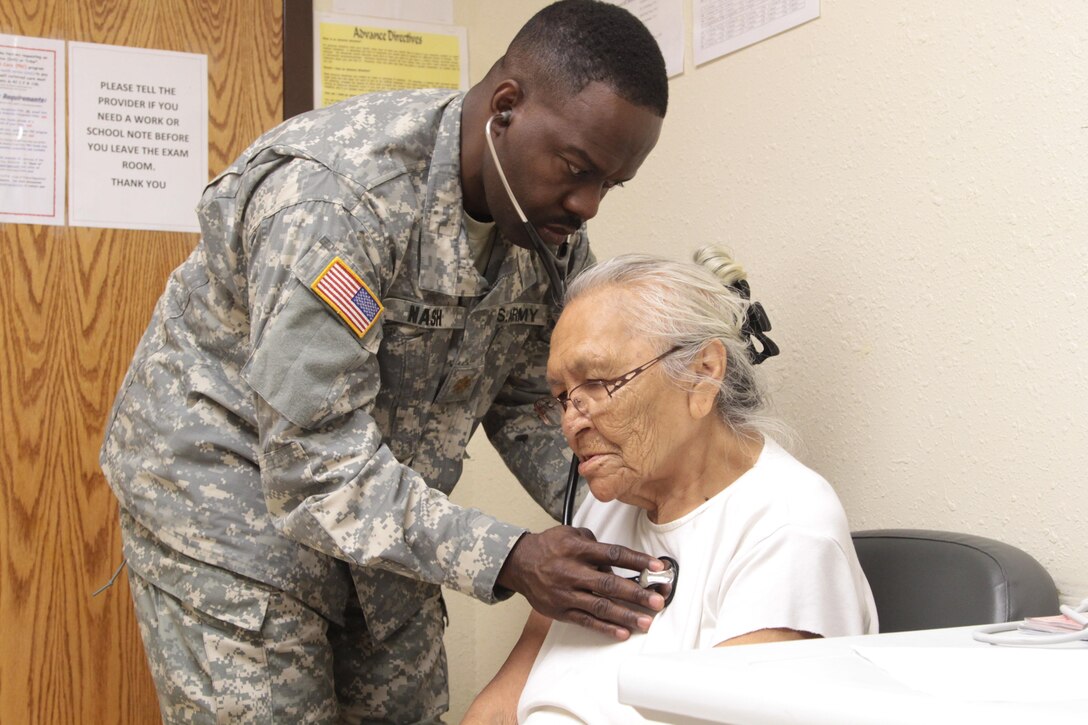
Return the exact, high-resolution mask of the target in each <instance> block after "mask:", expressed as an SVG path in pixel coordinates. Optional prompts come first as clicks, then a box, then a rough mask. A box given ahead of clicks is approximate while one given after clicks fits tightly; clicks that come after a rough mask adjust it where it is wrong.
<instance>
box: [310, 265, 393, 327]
mask: <svg viewBox="0 0 1088 725" xmlns="http://www.w3.org/2000/svg"><path fill="white" fill-rule="evenodd" d="M310 289H312V290H313V291H314V292H315V293H316V294H317V296H318V297H320V298H321V299H323V300H325V302H326V303H327V304H328V305H329V307H331V308H332V309H333V312H335V313H336V314H337V315H339V316H340V319H342V320H343V321H344V322H346V323H347V324H348V327H350V328H351V329H352V331H354V332H355V334H356V335H358V336H359V337H362V336H363V335H365V334H366V333H367V330H369V329H370V328H371V327H372V326H373V325H374V322H375V321H376V320H377V319H378V317H379V316H380V315H381V314H382V310H384V309H385V307H383V306H382V303H381V302H380V301H379V300H378V298H377V296H375V294H374V293H373V292H371V291H370V288H369V287H367V286H366V282H363V279H362V277H360V276H359V275H357V274H355V272H353V271H352V269H351V267H349V266H347V265H346V264H344V260H342V259H340V257H336V258H334V259H333V260H332V261H331V262H329V263H328V265H327V266H326V267H325V269H324V270H323V271H322V272H321V274H319V275H317V279H315V280H314V283H313V284H312V285H310Z"/></svg>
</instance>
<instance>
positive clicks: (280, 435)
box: [101, 91, 590, 722]
mask: <svg viewBox="0 0 1088 725" xmlns="http://www.w3.org/2000/svg"><path fill="white" fill-rule="evenodd" d="M461 102H462V96H461V95H460V94H456V93H450V92H439V91H412V92H397V93H388V94H375V95H371V96H361V97H358V98H355V99H351V100H349V101H345V102H343V103H341V104H338V105H336V106H333V107H330V108H328V109H323V110H319V111H315V112H312V113H309V114H305V115H303V116H300V117H298V118H295V119H292V120H290V121H288V122H286V123H285V124H283V125H281V126H280V127H278V128H276V129H273V130H272V131H270V132H268V133H267V134H265V135H264V136H262V137H261V138H260V139H258V140H257V141H256V142H255V143H254V144H253V145H252V146H251V147H250V148H249V149H248V150H247V151H245V152H244V153H243V154H242V156H241V157H240V158H239V159H238V160H237V161H236V162H235V163H234V164H233V165H232V166H231V167H230V168H229V169H227V170H226V171H225V172H224V173H223V174H221V175H220V176H219V177H218V178H216V179H215V180H214V181H213V182H212V183H211V184H210V185H209V186H208V188H207V189H206V190H205V192H204V195H203V197H202V200H201V202H200V205H199V207H198V213H199V218H200V224H201V230H202V239H201V242H200V243H199V244H198V245H197V247H196V249H195V250H194V251H193V253H192V255H191V256H190V257H189V259H188V260H186V261H185V262H184V263H183V264H182V265H181V266H180V267H178V269H177V270H175V271H174V273H173V274H172V275H171V277H170V280H169V282H168V283H167V286H166V290H165V292H164V294H163V296H162V297H161V299H160V300H159V302H158V305H157V307H156V308H155V312H154V316H153V318H152V320H151V323H150V325H149V327H148V329H147V332H146V333H145V335H144V337H143V340H142V341H141V342H140V345H139V348H138V349H137V351H136V355H135V359H134V361H133V363H132V366H131V368H130V369H129V371H128V374H127V376H126V378H125V380H124V383H123V385H122V388H121V391H120V393H119V394H118V397H117V401H116V403H115V404H114V410H113V413H112V416H111V419H110V422H109V425H108V427H107V431H106V437H105V442H104V445H103V449H102V458H101V461H102V466H103V469H104V471H105V473H106V477H107V479H108V480H109V482H110V485H111V487H112V488H113V490H114V492H115V494H116V495H117V497H118V499H119V501H120V504H121V509H122V529H123V534H124V537H123V538H124V552H125V556H126V557H127V559H128V561H129V567H130V574H131V576H132V579H133V581H134V586H135V587H136V588H135V589H134V592H135V594H134V596H135V598H136V601H137V609H138V612H139V616H140V618H141V623H142V627H143V631H144V635H145V642H146V645H147V649H148V652H149V657H150V658H151V660H152V664H153V667H154V665H155V659H156V657H159V658H165V659H166V660H167V663H166V666H164V667H162V668H158V669H161V670H164V671H165V672H166V674H167V675H168V676H172V677H173V679H174V680H175V683H176V682H179V681H180V682H182V684H183V685H184V686H183V687H182V690H186V688H188V689H189V690H192V689H193V687H190V685H191V684H192V682H191V681H193V678H196V677H197V676H198V675H199V674H200V673H199V670H200V667H204V666H205V665H200V666H196V665H194V667H196V671H195V672H194V673H187V672H185V671H184V670H183V669H181V668H182V665H181V664H180V663H178V664H175V662H174V661H173V659H172V658H171V657H170V655H169V651H170V650H171V649H172V648H175V647H176V648H178V650H179V651H181V650H184V649H186V647H188V646H189V645H185V644H183V643H181V642H180V641H179V640H178V639H177V638H176V637H175V636H174V634H171V633H170V632H168V631H164V632H163V633H161V634H156V632H157V630H156V626H157V625H159V624H162V622H161V621H157V620H158V618H161V617H174V616H180V615H173V614H165V613H164V612H165V611H166V609H172V610H173V611H184V612H185V616H186V617H189V618H190V619H191V622H190V624H192V625H193V626H196V623H200V622H202V623H209V622H211V624H209V626H213V625H214V626H218V627H220V629H223V628H226V629H229V630H232V631H235V632H236V633H237V634H244V635H246V636H247V637H250V638H251V639H252V637H264V638H265V640H266V643H267V641H275V639H276V637H277V636H278V635H275V634H274V633H272V634H270V633H268V632H267V631H264V632H263V630H267V629H269V627H270V624H269V623H270V622H272V620H273V619H274V617H273V614H272V612H273V610H274V609H275V610H276V611H281V610H282V611H295V612H302V611H309V612H312V613H316V615H317V616H318V618H319V619H320V620H321V622H322V624H321V626H325V625H327V626H328V627H330V628H334V629H336V631H337V632H340V631H341V630H342V629H343V628H347V629H348V630H350V629H351V622H350V621H348V620H349V619H350V617H349V616H348V615H347V614H346V613H347V612H351V611H353V607H355V608H357V609H358V610H359V611H358V615H359V616H358V620H359V621H360V622H364V623H365V626H362V627H361V628H360V629H361V630H362V631H361V632H360V633H359V637H363V638H369V641H368V643H367V645H366V646H367V647H372V646H379V647H380V646H382V645H383V643H387V642H391V641H396V642H397V644H396V645H395V646H392V647H391V648H390V653H389V654H388V655H386V656H385V659H384V660H383V661H382V662H383V663H384V664H383V663H377V660H375V663H374V664H373V667H372V669H373V670H374V671H376V672H387V673H393V672H395V671H396V669H397V664H396V663H397V658H398V657H400V656H401V654H400V653H403V654H404V657H403V658H413V657H424V658H429V661H435V660H436V658H441V657H444V656H443V655H442V651H441V642H440V639H441V630H442V622H441V621H440V619H441V612H442V611H443V609H444V605H443V604H442V602H441V595H440V591H439V586H440V585H441V586H446V587H450V588H452V589H456V590H457V591H460V592H463V593H465V594H468V595H471V596H474V597H476V598H478V599H481V600H483V601H487V602H493V601H495V600H496V599H497V593H496V592H495V580H496V578H497V576H498V573H499V569H500V567H501V566H502V563H503V561H504V560H505V558H506V556H507V554H508V553H509V551H510V549H511V547H512V546H513V544H514V542H515V541H516V540H517V539H518V537H519V536H520V535H521V534H522V532H523V530H522V529H521V528H518V527H515V526H511V525H509V524H505V523H502V522H500V521H497V520H496V519H494V518H492V517H490V516H487V515H486V514H483V513H481V512H479V511H476V510H472V509H465V508H462V507H459V506H456V505H454V504H452V503H450V501H449V500H448V499H447V497H446V494H447V493H449V491H450V490H452V488H453V486H454V484H455V483H456V482H457V479H458V477H459V476H460V473H461V467H462V464H461V460H462V458H463V456H464V449H465V446H466V444H467V442H468V440H469V437H470V436H471V435H472V433H473V431H474V430H475V429H476V426H477V425H478V424H480V423H483V425H484V429H485V431H486V432H487V434H488V437H489V439H490V441H491V442H492V444H493V445H494V447H495V448H496V450H497V451H498V452H499V454H500V455H501V456H502V458H503V460H504V461H505V462H506V464H507V465H508V466H509V467H510V468H511V470H512V471H513V472H514V473H515V475H516V476H517V477H518V479H519V480H520V482H521V483H522V485H523V486H524V487H525V488H526V490H528V491H529V493H530V494H531V495H532V496H533V498H534V499H535V500H537V501H538V502H539V503H540V504H541V505H542V506H544V507H545V508H546V509H547V510H548V511H549V512H551V513H552V514H553V515H558V513H559V510H560V508H561V498H562V490H561V488H562V483H563V480H564V478H565V472H566V465H567V464H566V456H567V450H566V446H565V444H564V443H563V441H562V440H561V439H560V437H559V436H558V435H557V432H556V431H554V430H549V429H547V428H545V427H544V426H543V425H541V424H540V423H539V422H538V421H537V420H536V417H535V415H533V413H532V407H531V402H532V401H533V400H534V399H535V398H536V397H539V396H540V395H543V394H545V390H546V388H545V386H544V383H543V371H544V364H545V361H546V358H547V340H548V336H549V333H550V324H551V323H552V322H554V318H555V316H556V314H557V310H555V309H553V308H551V307H550V305H548V304H547V302H546V289H547V276H546V274H545V273H544V270H543V268H541V267H540V266H539V262H538V260H537V259H536V258H535V256H534V255H533V254H532V253H531V252H529V251H527V250H525V249H522V248H520V247H516V246H512V245H510V244H509V243H507V242H506V241H505V240H503V239H501V238H499V239H496V241H495V251H494V255H498V256H496V257H495V259H496V260H498V261H499V262H500V263H501V266H498V265H496V271H495V275H494V281H493V283H489V282H488V279H487V278H485V277H484V276H482V275H481V274H480V272H479V271H477V269H476V267H475V266H474V263H473V259H472V255H471V253H470V249H469V246H468V242H467V238H466V235H465V232H464V229H463V223H462V215H463V213H464V212H463V207H462V196H461V182H460V129H461ZM470 132H478V133H483V132H484V131H483V129H482V128H481V129H479V130H478V131H475V130H470ZM503 255H505V256H503ZM336 259H339V260H340V261H341V263H342V264H343V265H344V266H346V267H347V268H348V269H350V270H351V271H352V272H353V273H354V274H356V275H357V276H358V279H359V280H360V281H361V282H362V283H364V284H365V285H366V287H367V288H369V290H370V291H372V293H373V296H374V297H375V298H377V299H379V300H380V301H381V303H382V304H383V305H384V311H383V312H381V314H380V315H379V316H378V317H377V319H376V321H375V322H374V323H373V324H372V325H371V326H369V328H368V329H366V330H365V332H364V334H362V335H360V334H358V333H359V331H360V330H359V329H357V327H356V328H353V327H352V326H351V325H350V324H348V322H347V321H346V320H345V318H344V317H343V315H342V314H341V313H339V312H338V311H337V310H336V309H335V307H334V306H333V305H332V303H330V302H327V301H326V300H324V299H323V298H322V297H320V296H319V295H318V294H317V293H316V292H315V291H314V289H312V285H315V284H316V282H317V280H319V278H320V277H321V276H322V275H323V274H324V273H325V270H326V269H327V268H328V267H329V265H330V263H331V262H333V261H334V260H336ZM589 260H590V253H589V249H588V242H587V240H586V239H585V235H584V230H583V231H582V232H580V233H579V234H578V235H576V236H575V237H574V238H572V244H570V245H569V249H568V250H567V251H566V253H565V256H564V257H563V258H562V260H561V262H562V263H563V264H565V265H566V267H567V269H568V271H569V272H570V273H574V272H576V271H577V270H579V269H581V268H582V267H584V266H585V265H586V264H587V263H588V261H589ZM148 586H150V587H153V588H154V589H155V590H156V596H157V597H159V599H155V598H154V597H151V596H144V594H145V593H146V591H147V587H148ZM281 595H285V596H286V597H288V598H289V599H290V600H292V601H291V603H290V606H287V605H286V604H285V603H284V601H283V596H281ZM356 595H357V600H356ZM500 596H501V595H500ZM163 597H165V599H163ZM155 601H159V602H160V603H159V604H155V603H154V602H155ZM164 601H168V602H169V607H166V605H163V604H162V602H164ZM356 601H357V604H356ZM285 607H286V609H284V608H285ZM300 616H301V615H298V616H296V615H290V614H287V615H282V614H278V615H276V617H278V619H277V620H276V621H277V622H279V623H278V624H277V623H276V622H272V624H273V625H275V626H272V629H275V627H277V626H279V627H282V626H283V621H287V622H290V621H291V620H292V617H294V618H295V619H299V618H300ZM164 629H165V628H164ZM287 629H290V628H289V627H288V628H287ZM221 636H222V635H221V634H216V635H214V637H221ZM286 636H288V637H293V636H295V635H292V634H289V635H286ZM338 636H339V635H338ZM214 637H212V639H214ZM198 639H200V637H198ZM203 639H204V642H205V650H206V651H207V652H208V653H211V654H216V653H220V654H221V653H222V652H224V651H227V650H229V649H230V648H226V649H224V648H222V647H217V646H211V645H208V636H205V637H204V638H203ZM333 639H334V637H333V635H332V634H330V635H329V640H330V641H332V640H333ZM349 639H350V637H349ZM422 639H426V640H428V642H427V643H426V644H427V647H429V648H430V649H431V651H430V652H428V653H425V654H422V655H421V654H420V653H418V652H416V651H415V650H416V649H418V648H419V640H422ZM434 640H438V641H434ZM216 641H219V640H216ZM351 646H352V647H358V646H361V645H360V644H359V642H358V641H355V642H353V643H351ZM348 649H351V647H348ZM237 651H238V652H242V650H237ZM307 656H309V655H307ZM320 656H322V657H324V656H326V655H324V654H322V655H320ZM336 657H337V658H338V657H339V655H336ZM238 658H239V661H242V660H246V659H247V658H246V656H245V655H244V654H239V655H238ZM403 658H402V659H403ZM357 659H358V660H359V662H358V667H360V668H364V669H365V668H367V667H371V664H369V663H368V662H367V661H365V658H357ZM345 661H346V660H345ZM339 662H340V660H339V659H337V665H336V668H337V678H336V679H337V685H338V686H339V684H340V681H341V674H342V673H341V672H340V665H339ZM310 664H312V663H310ZM382 668H387V669H385V670H383V669H382ZM258 669H259V668H258ZM303 669H305V668H303ZM319 669H320V668H319ZM412 669H418V667H417V666H415V665H413V667H412ZM432 669H433V670H434V673H433V674H432V675H428V676H427V677H428V679H429V680H430V682H429V683H427V684H426V685H421V687H429V688H430V689H431V690H434V691H435V692H437V693H438V695H436V697H438V699H440V700H442V702H441V703H439V704H438V705H435V707H437V708H438V709H439V711H441V710H443V709H444V707H445V705H444V698H445V689H446V688H445V665H444V660H443V661H442V662H441V663H440V666H439V665H435V666H434V667H433V668H432ZM326 670H327V668H326ZM291 671H292V672H294V673H295V675H294V676H295V677H296V678H302V679H303V680H305V676H303V675H299V674H298V672H299V671H300V670H299V668H297V667H296V668H295V669H293V670H291ZM233 676H234V677H236V678H237V677H242V675H239V674H238V673H234V674H233ZM345 676H346V675H345ZM389 676H390V678H391V680H390V682H387V683H385V689H384V690H383V689H382V686H381V685H374V684H373V683H371V685H368V686H369V687H372V690H371V691H370V694H369V695H367V697H368V698H369V699H370V700H371V701H373V702H372V704H373V705H374V708H375V709H374V710H373V711H372V713H371V714H369V715H363V716H362V717H366V718H374V719H381V718H382V717H386V719H388V720H390V721H402V722H403V721H406V720H404V719H399V718H403V717H406V716H404V715H400V716H396V715H389V714H388V713H391V712H396V708H398V707H400V704H399V703H401V701H407V700H412V699H413V698H419V697H420V696H419V691H418V690H415V691H413V690H412V688H410V687H408V688H404V691H403V692H402V691H400V690H399V689H398V686H397V685H395V684H393V682H392V680H396V681H397V682H402V680H403V678H402V677H399V676H395V675H393V674H390V675H389ZM243 679H244V678H243ZM157 680H159V682H158V686H159V691H160V701H161V702H162V704H163V711H164V713H166V714H168V717H176V718H177V719H179V720H182V719H186V718H188V717H189V716H188V715H187V714H186V713H187V712H188V711H187V710H186V708H190V707H191V703H189V704H185V705H180V706H178V708H177V714H176V715H169V713H171V712H173V710H171V708H172V707H173V706H172V705H171V704H170V702H171V701H170V698H168V697H167V696H166V695H165V694H164V692H166V691H169V690H170V686H168V685H167V684H166V683H164V682H163V681H162V679H161V678H158V677H157ZM436 683H437V684H436ZM205 684H206V683H205ZM272 686H273V688H279V690H280V691H283V688H284V683H283V682H280V683H278V684H277V683H276V682H273V685H272ZM303 686H304V687H307V686H308V685H305V684H304V685H303ZM261 687H264V685H260V686H257V685H255V686H254V688H253V690H252V692H253V693H256V692H257V691H258V690H260V689H261ZM235 695H237V693H235ZM254 696H255V695H254ZM229 699H230V697H229V696H228V697H227V700H229ZM341 699H343V698H341ZM223 702H226V701H223ZM383 708H385V709H384V710H383ZM318 709H320V707H318ZM363 709H365V708H363ZM362 711H363V710H360V712H362ZM383 712H384V713H385V715H383V714H382V713H383ZM374 713H377V714H374ZM427 717H434V715H426V716H424V715H421V716H420V717H419V719H426V718H427ZM190 719H195V720H197V721H199V717H196V718H190ZM302 719H303V718H302V717H298V720H299V721H301V720H302ZM317 719H318V720H320V719H321V717H320V716H318V717H317Z"/></svg>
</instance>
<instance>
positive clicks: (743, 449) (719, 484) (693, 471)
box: [638, 423, 763, 524]
mask: <svg viewBox="0 0 1088 725" xmlns="http://www.w3.org/2000/svg"><path fill="white" fill-rule="evenodd" d="M762 450H763V438H762V436H759V435H756V436H752V437H748V436H740V435H737V434H736V433H734V432H733V431H732V430H731V429H729V428H728V427H727V426H726V425H725V424H724V423H722V424H718V425H716V426H715V429H714V431H713V432H712V434H711V435H709V436H700V437H699V439H698V440H697V441H693V445H690V446H686V447H685V450H683V451H682V452H681V455H680V459H681V460H680V461H679V462H678V466H677V470H676V471H675V472H674V473H672V474H671V475H669V476H668V477H667V478H665V479H663V480H662V481H661V482H660V484H658V485H657V486H655V487H654V490H652V491H649V492H647V493H646V500H645V502H644V503H643V502H640V503H639V504H638V505H640V506H642V508H645V509H646V510H647V515H648V516H649V518H650V521H652V522H654V523H655V524H664V523H668V522H669V521H675V520H676V519H679V518H681V517H682V516H685V515H687V514H688V513H690V512H692V511H694V510H695V509H697V508H698V507H699V506H702V505H703V504H704V503H706V502H707V501H709V500H710V499H712V498H714V497H715V496H716V495H718V494H719V493H721V492H722V491H724V490H725V489H726V488H728V487H729V486H730V485H732V483H733V482H734V481H736V480H737V479H738V478H740V477H741V476H742V475H744V473H745V472H747V471H748V470H749V469H750V468H751V467H752V466H754V465H755V462H756V459H758V458H759V454H760V452H761V451H762Z"/></svg>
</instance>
